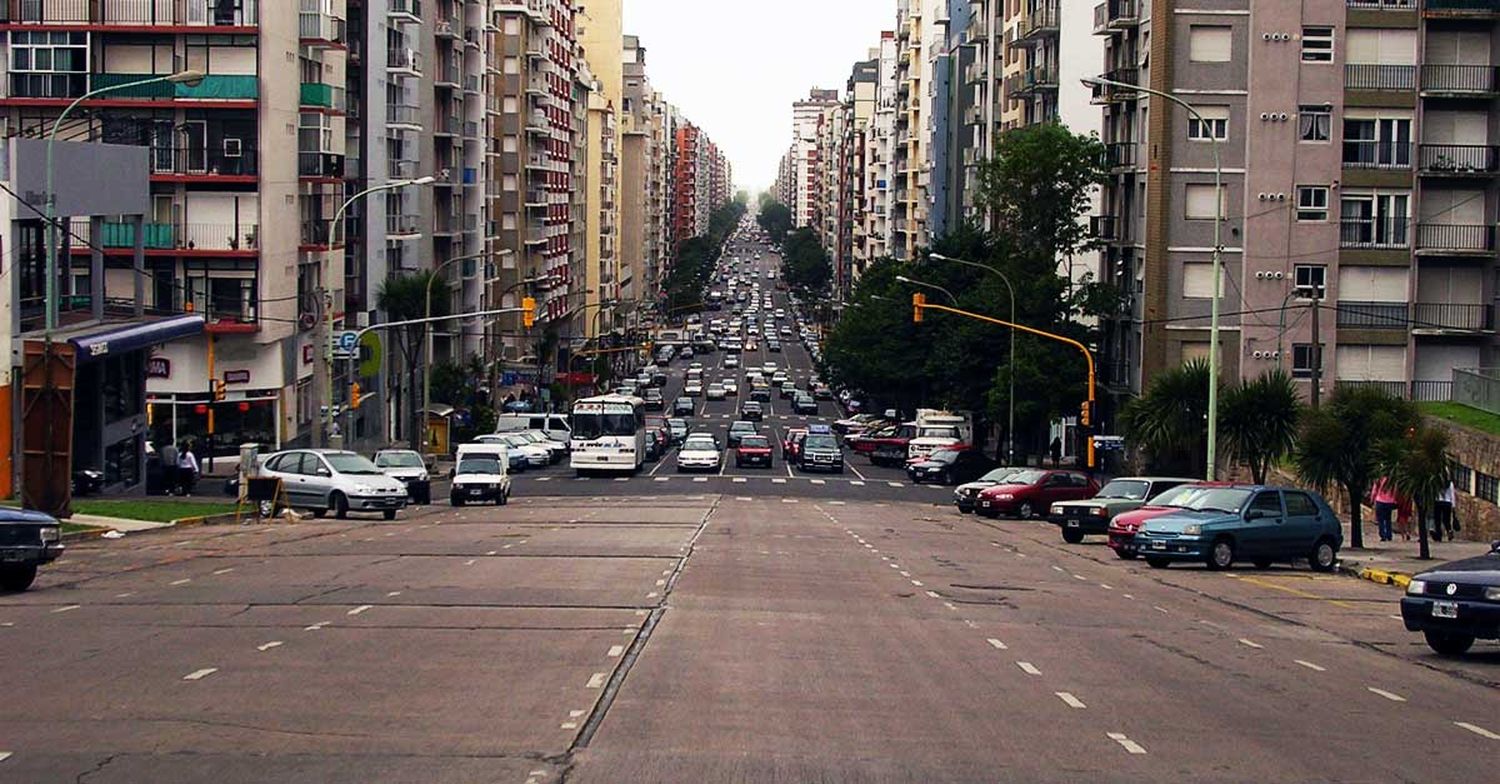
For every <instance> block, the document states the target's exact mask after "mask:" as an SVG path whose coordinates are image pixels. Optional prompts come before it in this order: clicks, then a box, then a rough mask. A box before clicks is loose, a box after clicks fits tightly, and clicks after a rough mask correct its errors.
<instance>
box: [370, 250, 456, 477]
mask: <svg viewBox="0 0 1500 784" xmlns="http://www.w3.org/2000/svg"><path fill="white" fill-rule="evenodd" d="M429 288H430V289H431V291H432V315H434V316H446V315H448V295H449V289H448V287H447V285H445V284H444V283H443V281H442V279H441V278H437V276H436V275H435V274H434V273H433V271H432V270H417V271H416V272H411V273H407V274H405V275H402V276H400V277H393V278H386V279H385V281H384V282H382V283H381V284H380V290H379V291H377V292H376V294H375V304H376V306H377V307H379V308H380V309H381V310H382V311H384V312H385V317H386V320H387V321H410V320H412V319H419V318H423V317H424V316H426V314H427V292H428V290H429ZM427 326H428V325H426V324H412V325H409V326H405V327H397V328H396V330H395V331H396V333H397V334H396V336H393V337H395V338H396V347H397V348H398V349H399V350H400V352H401V361H402V364H403V367H405V368H406V374H407V383H406V413H407V423H408V424H407V431H406V432H407V436H408V440H412V439H415V438H416V435H417V434H418V433H420V432H421V431H422V418H421V417H422V415H421V413H420V411H419V408H420V407H421V406H422V405H425V402H424V403H419V402H418V401H417V390H418V389H419V388H420V387H421V386H422V385H421V383H420V378H421V377H420V376H418V375H417V373H418V368H419V363H418V357H419V356H420V355H421V353H422V347H423V341H424V340H425V339H426V337H427ZM426 359H427V361H428V363H429V364H430V363H431V359H432V358H431V357H427V358H426ZM412 446H413V447H419V446H420V445H418V444H416V442H415V441H412Z"/></svg>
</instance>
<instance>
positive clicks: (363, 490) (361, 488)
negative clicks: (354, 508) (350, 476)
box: [354, 484, 375, 495]
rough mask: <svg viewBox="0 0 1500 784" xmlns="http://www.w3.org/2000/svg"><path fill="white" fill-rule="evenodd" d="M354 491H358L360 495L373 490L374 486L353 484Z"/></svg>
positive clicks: (367, 493)
mask: <svg viewBox="0 0 1500 784" xmlns="http://www.w3.org/2000/svg"><path fill="white" fill-rule="evenodd" d="M354 492H356V493H358V494H360V495H369V494H371V493H373V492H375V488H374V487H371V486H370V485H364V484H360V485H355V486H354Z"/></svg>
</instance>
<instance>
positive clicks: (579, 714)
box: [568, 710, 588, 719]
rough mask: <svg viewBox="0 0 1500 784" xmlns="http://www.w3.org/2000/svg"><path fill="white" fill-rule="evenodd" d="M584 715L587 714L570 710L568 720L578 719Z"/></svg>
mask: <svg viewBox="0 0 1500 784" xmlns="http://www.w3.org/2000/svg"><path fill="white" fill-rule="evenodd" d="M585 713H588V711H581V710H570V711H568V718H570V719H576V718H578V717H579V716H582V715H583V714H585Z"/></svg>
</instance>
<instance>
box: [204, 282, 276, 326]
mask: <svg viewBox="0 0 1500 784" xmlns="http://www.w3.org/2000/svg"><path fill="white" fill-rule="evenodd" d="M251 292H252V294H251V297H252V298H251V300H250V301H249V302H246V301H245V300H244V299H242V298H240V297H237V296H229V297H214V296H212V295H208V296H200V297H196V298H194V299H193V301H192V302H193V312H195V313H199V314H202V316H203V320H204V321H205V322H206V327H207V329H208V330H209V331H212V330H213V329H214V327H216V326H217V327H226V326H233V325H245V326H254V325H256V324H258V323H260V312H259V311H260V309H259V308H258V307H257V303H256V301H255V299H254V298H253V297H254V294H253V292H254V289H253V288H252V289H251Z"/></svg>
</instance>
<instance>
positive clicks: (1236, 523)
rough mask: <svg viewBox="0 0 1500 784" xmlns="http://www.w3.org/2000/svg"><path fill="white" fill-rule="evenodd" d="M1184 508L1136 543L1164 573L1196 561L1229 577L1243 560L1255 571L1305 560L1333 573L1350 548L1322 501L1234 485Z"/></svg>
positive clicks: (1150, 525) (1206, 490)
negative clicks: (1341, 551)
mask: <svg viewBox="0 0 1500 784" xmlns="http://www.w3.org/2000/svg"><path fill="white" fill-rule="evenodd" d="M1181 505H1182V506H1183V507H1184V508H1181V509H1176V510H1174V511H1172V512H1168V513H1167V514H1164V515H1162V516H1161V517H1154V518H1152V519H1150V520H1147V521H1146V524H1145V525H1144V526H1142V527H1141V530H1140V531H1138V532H1137V533H1136V535H1135V545H1136V548H1137V549H1139V550H1140V552H1141V556H1142V557H1143V558H1145V559H1146V563H1148V564H1150V565H1151V566H1152V567H1153V568H1157V569H1164V568H1166V567H1167V566H1169V565H1171V564H1172V563H1173V562H1174V561H1198V562H1200V563H1203V564H1206V565H1207V566H1208V568H1210V569H1215V570H1218V569H1228V568H1229V567H1231V566H1233V565H1234V563H1235V561H1237V560H1239V559H1245V560H1247V561H1250V562H1252V563H1254V564H1255V566H1256V567H1257V568H1261V569H1264V568H1267V567H1269V566H1270V565H1271V564H1272V563H1275V562H1277V561H1296V560H1303V559H1306V560H1307V561H1308V562H1310V563H1311V564H1312V568H1313V569H1314V570H1315V571H1319V572H1328V571H1332V570H1333V567H1334V566H1335V565H1336V564H1337V562H1338V552H1339V548H1340V547H1342V546H1343V545H1344V534H1343V528H1342V527H1341V525H1340V523H1339V519H1338V517H1337V516H1335V515H1334V513H1333V510H1332V509H1331V508H1329V506H1328V502H1327V501H1324V500H1323V497H1322V496H1320V495H1318V494H1317V493H1312V492H1308V491H1306V490H1299V489H1295V488H1279V487H1264V486H1259V485H1235V486H1231V487H1201V488H1197V489H1196V492H1195V493H1194V494H1193V495H1192V496H1191V497H1190V498H1187V499H1185V500H1184V501H1182V503H1181Z"/></svg>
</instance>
